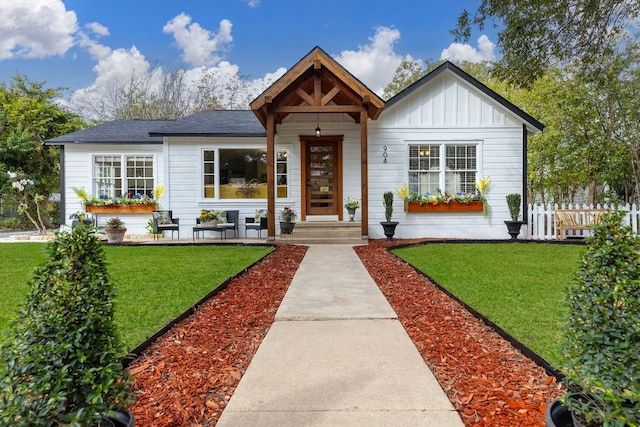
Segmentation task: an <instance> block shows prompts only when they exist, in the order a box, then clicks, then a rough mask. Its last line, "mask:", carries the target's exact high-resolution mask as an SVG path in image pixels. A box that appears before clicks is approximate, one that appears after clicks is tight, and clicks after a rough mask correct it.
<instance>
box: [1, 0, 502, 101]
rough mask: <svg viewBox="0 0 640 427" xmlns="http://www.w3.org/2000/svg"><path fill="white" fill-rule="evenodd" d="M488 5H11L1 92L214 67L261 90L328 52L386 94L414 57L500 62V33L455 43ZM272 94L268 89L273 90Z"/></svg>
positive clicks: (242, 1) (348, 1)
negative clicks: (17, 81)
mask: <svg viewBox="0 0 640 427" xmlns="http://www.w3.org/2000/svg"><path fill="white" fill-rule="evenodd" d="M478 4H479V0H454V1H430V2H428V1H425V0H399V1H395V2H394V1H388V0H342V1H335V0H186V1H176V0H154V1H146V0H128V1H122V0H109V1H95V0H19V1H18V0H0V82H8V81H9V80H10V78H11V77H12V76H14V75H15V74H16V73H20V74H23V75H26V76H27V77H28V78H29V79H31V80H35V81H46V82H47V86H48V87H60V86H64V87H68V88H70V89H71V92H70V94H69V96H70V97H71V95H72V94H76V95H78V96H79V95H80V94H81V93H83V91H85V90H87V89H88V88H93V89H96V90H103V89H104V88H105V87H107V86H108V85H109V84H110V82H113V81H114V80H118V79H119V80H123V79H126V78H127V76H128V75H129V73H132V72H138V71H141V70H143V69H145V68H146V69H152V68H153V67H154V66H155V67H161V69H163V70H177V69H180V70H185V71H186V70H190V71H191V72H192V73H193V74H196V73H199V72H203V70H207V69H216V70H224V71H225V72H227V73H229V75H230V74H232V73H234V72H238V73H240V74H242V75H243V76H248V77H250V79H252V80H255V82H256V90H259V89H258V88H259V87H260V85H261V83H262V82H264V81H269V79H271V81H272V80H273V79H274V78H277V77H279V76H280V75H281V74H282V73H283V72H284V70H285V69H286V68H289V67H291V66H292V65H293V64H295V63H296V62H297V61H298V60H299V59H300V58H302V57H303V56H304V55H305V54H307V53H308V52H309V51H310V50H311V49H312V48H313V47H314V46H316V45H318V46H320V47H321V48H323V49H324V50H325V51H326V52H327V53H329V54H330V55H331V56H333V57H334V58H336V59H337V60H338V62H340V63H341V64H342V65H343V66H345V67H346V68H347V69H348V70H349V71H350V72H352V73H353V74H354V75H356V77H358V78H359V79H360V80H362V81H363V82H364V83H365V84H367V86H369V87H370V88H371V89H372V90H374V91H376V92H378V93H381V90H382V88H383V87H384V86H385V85H386V84H387V83H389V81H390V80H391V78H392V77H393V74H394V72H395V68H396V67H397V65H398V64H399V63H400V61H402V60H403V59H413V60H424V59H433V60H438V59H441V58H444V57H448V58H451V59H454V60H461V59H465V60H471V61H478V60H482V59H493V58H494V55H496V52H495V50H496V49H495V46H494V44H493V43H495V39H496V38H495V32H494V33H487V32H484V33H477V34H475V35H474V37H473V39H472V40H471V42H470V45H454V44H453V36H451V34H450V32H449V31H450V30H451V29H452V28H454V27H455V24H456V18H457V16H458V14H459V13H460V12H462V10H463V9H465V8H467V9H469V10H470V11H474V10H475V9H476V8H477V6H478ZM265 84H266V83H265Z"/></svg>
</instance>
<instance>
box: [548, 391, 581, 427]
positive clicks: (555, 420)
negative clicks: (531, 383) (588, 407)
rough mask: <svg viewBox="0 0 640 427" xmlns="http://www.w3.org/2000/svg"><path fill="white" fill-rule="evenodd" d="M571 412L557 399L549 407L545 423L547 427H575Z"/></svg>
mask: <svg viewBox="0 0 640 427" xmlns="http://www.w3.org/2000/svg"><path fill="white" fill-rule="evenodd" d="M572 418H573V417H572V415H571V411H570V410H569V408H567V407H566V406H564V405H563V404H562V403H561V402H560V398H557V399H556V400H554V401H553V402H551V403H550V404H549V406H547V410H546V411H545V414H544V421H545V425H546V426H547V427H574V424H573V420H572Z"/></svg>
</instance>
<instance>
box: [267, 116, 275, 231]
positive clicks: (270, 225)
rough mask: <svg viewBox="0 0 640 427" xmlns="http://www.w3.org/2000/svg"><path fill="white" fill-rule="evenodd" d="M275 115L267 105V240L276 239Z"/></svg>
mask: <svg viewBox="0 0 640 427" xmlns="http://www.w3.org/2000/svg"><path fill="white" fill-rule="evenodd" d="M275 129H276V126H275V116H274V114H273V111H272V109H271V107H270V106H269V107H267V213H268V214H267V235H268V237H267V240H275V239H276V201H275V170H274V164H275V152H276V150H275V136H276V132H275Z"/></svg>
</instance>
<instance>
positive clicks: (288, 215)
mask: <svg viewBox="0 0 640 427" xmlns="http://www.w3.org/2000/svg"><path fill="white" fill-rule="evenodd" d="M297 216H298V214H297V213H296V211H295V209H293V208H290V207H288V206H285V207H284V208H282V210H281V211H280V232H281V233H283V234H291V233H293V227H295V225H296V222H295V221H296V217H297Z"/></svg>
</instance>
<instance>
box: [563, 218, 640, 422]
mask: <svg viewBox="0 0 640 427" xmlns="http://www.w3.org/2000/svg"><path fill="white" fill-rule="evenodd" d="M594 229H595V233H594V235H593V236H592V237H590V238H589V240H588V248H587V250H586V252H585V254H584V256H583V258H582V260H581V262H580V265H579V268H578V271H577V273H576V275H575V278H574V280H573V281H572V284H571V287H570V289H569V292H568V294H567V297H566V301H565V305H566V308H567V310H568V311H567V321H566V323H565V326H564V336H565V344H564V347H563V353H564V359H565V364H564V372H565V374H566V379H567V382H568V385H569V387H570V389H571V390H572V392H571V393H573V394H574V395H575V393H576V392H577V393H578V396H579V397H578V398H566V399H565V400H564V401H563V403H564V404H565V405H566V406H567V407H569V408H570V409H571V410H572V412H574V414H575V415H577V416H578V419H579V420H581V421H582V422H583V423H584V425H589V426H591V425H596V426H601V425H604V426H626V425H630V426H631V425H640V239H639V238H638V237H637V236H635V235H634V234H633V232H632V230H631V227H629V226H627V225H624V224H622V213H620V212H612V213H611V214H607V215H605V217H604V218H603V221H602V223H601V224H598V225H594ZM570 395H571V394H569V395H568V396H570Z"/></svg>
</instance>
